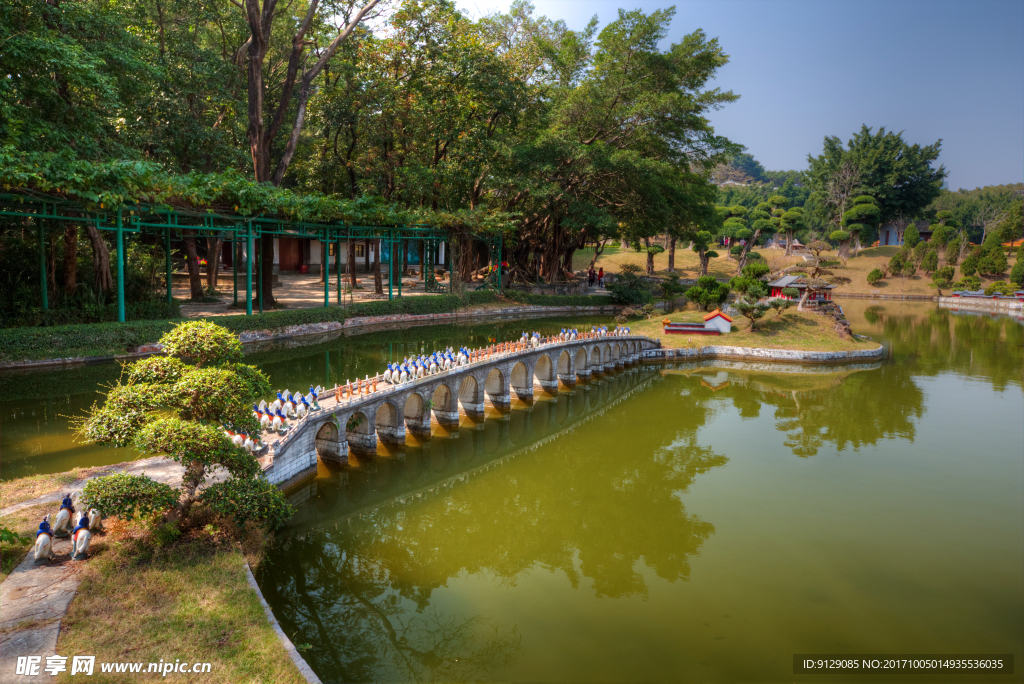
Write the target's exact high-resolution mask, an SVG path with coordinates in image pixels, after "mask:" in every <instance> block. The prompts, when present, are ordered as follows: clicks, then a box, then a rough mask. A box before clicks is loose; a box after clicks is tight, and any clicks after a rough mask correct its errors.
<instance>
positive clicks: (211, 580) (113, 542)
mask: <svg viewBox="0 0 1024 684" xmlns="http://www.w3.org/2000/svg"><path fill="white" fill-rule="evenodd" d="M111 527H112V528H113V526H111ZM212 532H213V533H212V534H211V532H210V527H209V526H208V529H204V530H197V531H193V532H192V533H191V536H190V537H189V538H188V539H185V540H180V541H179V542H178V543H176V544H174V545H173V546H169V547H159V546H157V547H155V548H154V547H152V546H151V545H150V544H151V542H150V541H146V542H143V541H141V540H136V539H132V538H131V536H130V535H131V533H130V532H121V533H119V532H118V531H116V530H113V529H112V531H111V532H110V533H108V539H110V541H109V542H108V544H107V548H106V549H105V550H104V552H103V553H97V554H96V555H94V556H93V558H92V559H91V560H90V561H89V562H88V563H85V564H83V566H82V568H83V569H82V577H81V584H80V585H79V588H78V594H77V595H76V596H75V598H74V600H73V601H72V602H71V605H70V607H69V608H68V612H67V614H66V615H65V617H64V620H63V622H62V626H61V634H60V638H59V640H58V642H57V653H61V654H71V653H88V654H90V655H95V656H96V661H97V663H100V662H117V661H122V662H141V663H146V664H147V665H144V666H143V668H145V667H147V666H148V663H151V662H154V663H155V662H158V661H160V660H161V659H163V660H164V661H170V662H174V661H175V660H178V659H180V660H181V661H182V662H190V663H196V662H200V663H211V665H212V668H211V671H210V672H209V673H208V674H199V675H197V674H189V675H187V677H188V680H189V681H191V682H204V683H211V684H215V683H221V682H223V683H224V684H234V683H236V682H267V683H268V684H269V683H270V682H274V683H277V682H282V683H285V684H303V683H304V682H305V679H304V678H303V677H302V675H301V674H300V673H299V671H298V669H297V668H296V667H295V665H294V664H293V663H292V661H291V660H290V659H289V657H288V654H287V652H286V651H285V649H284V646H282V644H281V642H280V640H279V639H278V637H277V634H276V633H275V632H274V630H273V628H272V627H271V625H270V623H269V621H268V620H267V617H266V614H265V613H264V612H263V608H262V606H261V605H260V602H259V598H258V597H257V596H256V593H255V592H254V591H253V590H252V589H251V588H250V587H249V584H248V580H247V578H246V574H245V567H244V562H245V559H244V557H243V554H242V551H241V550H239V548H238V547H237V544H235V543H234V542H232V541H229V540H228V539H227V538H222V537H220V536H219V535H218V533H217V532H216V529H215V528H213V530H212ZM62 676H63V679H58V680H57V681H76V679H75V678H72V677H69V676H68V675H67V673H65V674H64V675H62ZM153 677H154V675H149V676H148V677H147V678H149V679H151V678H153ZM90 680H94V681H96V682H112V683H118V682H123V681H125V675H124V674H107V675H103V674H101V673H100V672H99V667H98V666H97V668H96V674H95V675H94V676H93V677H91V678H90Z"/></svg>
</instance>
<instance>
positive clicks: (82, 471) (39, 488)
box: [0, 468, 89, 508]
mask: <svg viewBox="0 0 1024 684" xmlns="http://www.w3.org/2000/svg"><path fill="white" fill-rule="evenodd" d="M87 470H89V469H88V468H75V469H73V470H69V471H67V472H65V473H47V474H44V475H29V476H28V477H20V478H18V479H17V480H5V481H3V482H0V508H7V507H8V506H13V505H14V504H18V503H21V502H22V501H28V500H29V499H34V498H36V497H37V496H43V495H44V494H52V493H54V492H56V491H58V490H59V489H60V488H61V487H66V486H67V485H69V484H71V483H72V482H74V481H75V480H80V479H81V478H83V477H85V476H86V471H87Z"/></svg>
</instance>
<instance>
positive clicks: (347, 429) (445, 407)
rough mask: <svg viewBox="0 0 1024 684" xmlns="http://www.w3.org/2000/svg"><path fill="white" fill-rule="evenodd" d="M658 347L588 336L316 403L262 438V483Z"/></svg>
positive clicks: (647, 341) (604, 369)
mask: <svg viewBox="0 0 1024 684" xmlns="http://www.w3.org/2000/svg"><path fill="white" fill-rule="evenodd" d="M660 346H661V342H660V341H658V340H654V339H651V338H649V337H644V336H640V335H624V336H605V337H597V336H589V335H588V336H587V337H586V338H585V339H579V340H575V341H573V342H560V341H554V342H549V343H547V344H542V345H540V346H539V347H536V348H533V347H528V348H526V349H523V350H521V351H507V352H500V353H492V354H489V355H485V358H482V359H481V360H478V361H475V362H472V363H469V364H467V365H465V366H459V367H457V368H454V369H452V370H449V371H445V372H442V373H437V374H435V375H430V376H427V377H424V378H420V379H418V380H414V381H412V382H407V383H405V384H402V385H399V386H392V385H378V391H377V392H372V393H370V394H365V395H363V396H356V397H345V398H339V397H338V396H336V395H335V391H336V390H335V389H331V390H327V391H325V392H324V393H323V394H322V395H321V397H320V401H319V403H320V407H321V410H320V411H316V412H313V413H311V414H309V415H308V416H307V417H306V418H304V419H302V420H301V421H293V422H291V428H290V429H289V430H288V432H287V433H286V434H284V435H276V434H272V435H270V436H268V437H267V438H266V440H265V441H266V442H267V443H268V445H269V452H268V455H267V456H264V457H263V458H262V459H261V460H262V462H263V470H264V473H265V474H266V476H267V479H268V480H269V481H270V482H272V483H274V484H278V485H283V484H285V483H288V482H289V481H293V480H295V479H297V478H299V477H300V476H303V475H305V474H306V473H307V472H308V471H310V469H315V468H316V462H317V459H318V458H319V459H320V460H321V461H325V462H335V463H344V462H346V461H347V460H348V453H349V451H350V450H351V451H353V452H355V453H364V454H372V453H374V452H376V449H377V443H378V441H380V442H383V443H385V444H405V436H406V434H407V433H412V434H414V435H416V436H418V437H421V438H426V437H429V436H430V426H431V423H438V424H440V425H443V426H446V427H457V426H458V424H459V415H460V414H464V415H467V416H472V417H483V415H484V411H485V410H486V407H487V406H488V405H490V406H493V407H495V408H498V409H507V408H509V407H510V406H511V404H512V400H513V399H519V400H521V401H525V402H529V401H532V399H533V397H534V392H541V393H546V394H555V393H557V392H558V389H559V387H560V386H561V387H566V388H569V387H573V386H574V385H576V384H577V382H581V381H582V382H587V381H589V380H590V379H591V378H592V377H594V376H600V375H602V374H605V373H610V372H613V371H614V370H616V369H621V368H624V367H626V366H628V365H632V364H635V363H638V362H639V361H640V359H641V358H642V356H643V352H645V351H647V350H649V349H655V348H657V347H660Z"/></svg>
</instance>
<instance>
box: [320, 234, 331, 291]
mask: <svg viewBox="0 0 1024 684" xmlns="http://www.w3.org/2000/svg"><path fill="white" fill-rule="evenodd" d="M329 244H331V239H330V236H329V235H328V233H327V229H326V228H325V229H324V235H323V245H324V250H323V255H324V263H322V264H320V268H321V269H322V270H323V274H324V308H325V309H326V308H327V307H328V306H329V305H330V303H331V269H329V268H328V267H327V265H328V264H329V263H330V262H331V255H330V254H328V252H330V251H331V250H330V249H327V245H329Z"/></svg>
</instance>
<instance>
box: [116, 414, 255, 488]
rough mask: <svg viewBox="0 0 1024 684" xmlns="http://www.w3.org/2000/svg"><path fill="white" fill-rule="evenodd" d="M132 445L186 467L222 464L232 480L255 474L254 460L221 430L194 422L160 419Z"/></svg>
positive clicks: (150, 424)
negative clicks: (159, 454) (164, 455)
mask: <svg viewBox="0 0 1024 684" xmlns="http://www.w3.org/2000/svg"><path fill="white" fill-rule="evenodd" d="M251 413H252V412H251V410H250V414H251ZM229 427H231V426H229ZM238 427H239V428H240V429H245V427H249V429H250V430H252V431H253V432H256V428H253V427H252V426H238ZM135 446H136V447H137V448H138V449H140V450H142V451H148V452H151V453H165V454H167V456H168V457H170V458H172V459H173V460H175V461H177V462H179V463H181V464H182V465H186V466H187V465H189V464H191V463H193V462H195V463H200V464H202V465H204V466H207V467H209V466H213V465H222V466H224V467H225V468H227V469H228V471H229V472H231V474H232V475H234V476H236V477H237V476H243V477H244V476H249V477H252V476H254V475H256V473H257V472H259V464H258V463H257V462H256V460H255V459H254V458H253V457H252V456H251V455H250V454H249V452H247V451H246V450H245V449H242V448H241V447H236V446H235V445H234V444H232V443H231V440H230V439H229V438H228V436H227V435H226V434H224V431H223V430H221V429H220V428H219V427H215V426H213V425H204V424H203V423H199V422H196V421H194V420H182V419H181V418H160V419H157V420H154V421H151V422H149V423H147V424H146V426H145V427H143V429H142V430H140V431H139V433H138V436H137V437H136V438H135Z"/></svg>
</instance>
